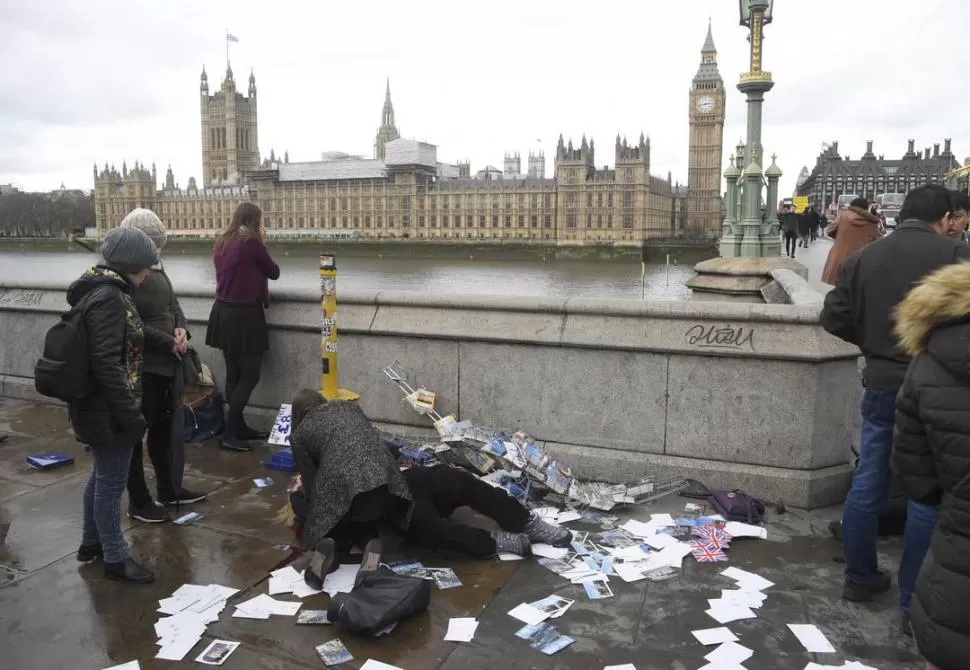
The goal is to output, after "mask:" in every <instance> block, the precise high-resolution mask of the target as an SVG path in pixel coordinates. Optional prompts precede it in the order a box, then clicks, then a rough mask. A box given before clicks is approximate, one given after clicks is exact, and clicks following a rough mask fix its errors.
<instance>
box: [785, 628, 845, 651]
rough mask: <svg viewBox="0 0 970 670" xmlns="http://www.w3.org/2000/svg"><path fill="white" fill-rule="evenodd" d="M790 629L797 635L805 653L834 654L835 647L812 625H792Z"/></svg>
mask: <svg viewBox="0 0 970 670" xmlns="http://www.w3.org/2000/svg"><path fill="white" fill-rule="evenodd" d="M788 628H789V629H791V632H792V633H794V634H795V637H797V638H798V641H799V642H801V643H802V646H803V647H805V651H808V652H812V653H818V654H834V653H835V647H833V646H832V644H831V643H830V642H829V641H828V640H827V639H825V635H824V634H823V633H822V631H820V630H819V629H818V628H817V627H816V626H813V625H812V624H798V623H790V624H788Z"/></svg>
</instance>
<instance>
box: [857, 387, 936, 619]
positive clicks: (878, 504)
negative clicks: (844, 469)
mask: <svg viewBox="0 0 970 670" xmlns="http://www.w3.org/2000/svg"><path fill="white" fill-rule="evenodd" d="M861 409H862V439H861V444H860V445H859V462H858V463H857V464H856V468H855V471H854V472H853V474H852V488H851V489H850V490H849V495H848V496H847V497H846V499H845V506H844V507H843V509H842V546H843V550H844V552H845V579H846V581H849V582H857V583H860V584H867V585H870V584H873V583H874V582H875V581H876V578H877V577H878V575H879V566H878V563H877V560H876V542H877V540H878V537H879V515H880V514H881V513H882V512H883V510H885V509H886V503H887V502H888V501H889V486H890V480H891V473H890V464H889V461H890V457H891V455H892V450H893V428H894V427H895V425H896V393H894V392H890V391H877V390H874V389H866V390H865V393H864V394H863V397H862V408H861ZM938 519H939V510H938V508H936V507H929V506H927V505H921V504H919V503H914V502H910V503H909V505H908V509H907V518H906V534H905V536H904V538H903V558H902V560H901V561H900V565H899V590H900V605H901V607H902V608H903V609H904V610H907V609H909V603H910V600H911V599H912V595H913V589H914V588H915V587H916V578H917V577H918V576H919V571H920V567H921V566H922V565H923V558H925V556H926V552H927V550H928V549H929V545H930V537H932V535H933V531H934V530H935V529H936V523H937V520H938Z"/></svg>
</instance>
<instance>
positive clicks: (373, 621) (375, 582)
mask: <svg viewBox="0 0 970 670" xmlns="http://www.w3.org/2000/svg"><path fill="white" fill-rule="evenodd" d="M359 580H360V581H359V582H358V583H357V585H356V586H354V590H353V591H351V592H350V593H338V594H337V595H335V596H334V597H333V598H332V599H331V601H330V608H329V611H328V616H329V619H330V621H332V622H334V623H336V622H338V621H339V622H340V623H341V624H343V626H344V628H346V629H347V630H348V631H349V632H351V633H354V634H356V635H374V634H375V633H377V632H379V631H381V630H383V629H384V628H387V627H388V626H389V625H391V624H392V623H397V622H398V621H401V620H402V619H406V618H408V617H410V616H414V615H415V614H420V613H421V612H423V611H425V610H426V609H428V603H429V602H430V601H431V584H430V582H428V581H426V580H424V579H418V578H417V577H405V576H403V575H397V574H394V573H393V572H391V570H389V569H388V568H386V567H383V566H382V567H380V568H378V569H377V570H375V571H374V572H370V573H361V575H360V577H359Z"/></svg>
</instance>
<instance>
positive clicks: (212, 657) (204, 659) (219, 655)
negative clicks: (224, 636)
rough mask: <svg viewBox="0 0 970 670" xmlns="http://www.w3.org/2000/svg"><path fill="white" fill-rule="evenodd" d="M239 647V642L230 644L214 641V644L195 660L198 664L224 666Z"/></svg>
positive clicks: (225, 641) (223, 641)
mask: <svg viewBox="0 0 970 670" xmlns="http://www.w3.org/2000/svg"><path fill="white" fill-rule="evenodd" d="M238 646H239V643H238V642H229V641H228V640H214V641H213V642H212V644H210V645H209V646H208V647H206V648H205V651H203V652H202V653H201V654H199V655H198V657H197V658H196V659H195V662H196V663H204V664H206V665H222V664H223V663H225V662H226V659H228V658H229V656H230V655H231V654H232V652H234V651H236V647H238Z"/></svg>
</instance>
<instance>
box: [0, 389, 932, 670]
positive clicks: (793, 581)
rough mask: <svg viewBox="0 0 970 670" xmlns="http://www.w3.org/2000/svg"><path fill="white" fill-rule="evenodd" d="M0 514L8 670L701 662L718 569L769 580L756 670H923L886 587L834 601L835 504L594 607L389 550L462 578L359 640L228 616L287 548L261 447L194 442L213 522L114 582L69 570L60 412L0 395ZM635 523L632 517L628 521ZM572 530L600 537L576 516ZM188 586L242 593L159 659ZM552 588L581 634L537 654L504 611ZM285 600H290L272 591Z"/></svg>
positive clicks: (169, 535)
mask: <svg viewBox="0 0 970 670" xmlns="http://www.w3.org/2000/svg"><path fill="white" fill-rule="evenodd" d="M3 432H6V433H9V434H10V438H9V439H8V440H7V441H6V442H3V443H0V522H2V521H4V520H6V521H9V522H11V524H12V525H11V528H10V533H9V536H8V537H7V540H6V544H5V545H4V546H3V547H0V667H2V668H4V669H5V670H7V669H9V670H21V669H23V670H33V669H39V670H54V669H56V670H67V669H71V670H100V669H102V668H105V667H108V666H111V665H114V664H118V663H123V662H126V661H130V660H133V659H138V660H139V661H140V662H141V667H142V668H147V669H153V668H169V667H204V666H201V665H199V664H197V663H195V662H194V661H193V660H192V659H194V658H195V657H196V656H197V655H198V654H199V653H200V652H201V650H202V649H203V648H204V646H205V644H208V642H209V641H211V640H212V639H216V638H221V639H227V640H236V641H239V642H241V643H242V645H241V646H240V647H239V649H237V650H236V651H235V653H234V654H233V655H232V656H231V657H230V658H229V660H228V661H227V662H226V663H225V665H224V666H223V667H226V668H230V669H231V668H237V669H274V670H279V669H284V668H323V667H325V666H324V665H323V663H322V662H321V661H320V660H319V658H318V657H317V656H316V654H315V653H314V650H313V648H314V646H315V645H319V644H321V643H322V642H325V641H327V640H329V639H331V638H333V637H340V639H341V640H342V641H343V642H344V643H345V644H346V646H347V648H348V649H349V650H350V652H351V653H352V654H353V656H354V658H355V660H354V661H352V662H349V663H346V664H344V665H341V666H339V667H341V668H359V667H360V665H361V664H362V663H363V662H364V661H365V660H366V659H368V658H373V659H376V660H379V661H383V662H385V663H390V664H392V665H395V666H399V667H401V668H405V669H406V670H432V669H436V668H442V669H445V670H476V669H482V670H484V669H486V668H487V669H489V670H495V669H496V668H503V669H505V668H507V669H509V670H511V669H518V668H536V669H540V668H541V669H553V668H558V669H563V670H565V669H583V670H590V669H592V670H599V669H600V668H602V667H603V666H604V665H612V664H622V663H633V664H634V665H635V667H636V668H637V669H638V670H647V669H650V668H670V669H673V670H693V669H695V668H700V667H702V666H703V665H705V663H706V661H704V659H703V657H704V655H705V654H707V653H708V652H710V651H711V650H712V649H713V647H702V646H701V645H700V644H699V643H698V642H697V641H696V640H694V638H693V637H692V636H691V634H690V631H691V630H694V629H699V628H713V627H717V625H718V624H717V623H716V622H715V621H714V620H713V619H711V618H710V617H708V616H707V615H706V614H705V613H704V610H705V609H706V608H707V602H706V601H707V599H708V598H717V597H719V595H720V589H722V588H727V589H730V588H734V582H732V581H729V580H727V579H725V578H723V577H720V576H719V575H718V574H717V573H719V572H720V571H721V570H723V569H724V568H725V567H727V566H736V567H740V568H743V569H746V570H750V571H753V572H756V573H758V574H760V575H763V576H764V577H766V578H767V579H769V580H771V581H773V582H775V583H776V586H775V587H773V588H771V589H768V590H767V591H766V593H767V594H768V598H767V601H766V603H765V605H764V606H763V607H762V608H761V609H760V610H758V611H757V614H758V617H757V618H756V619H752V620H748V621H739V622H735V623H732V624H728V627H729V628H730V629H731V630H732V631H734V633H735V634H736V635H738V636H739V638H740V643H741V644H743V645H745V646H747V647H750V648H751V649H753V650H754V651H755V655H754V656H753V657H752V658H751V659H750V660H749V661H747V662H746V663H745V664H744V665H745V667H747V668H749V669H751V670H757V669H765V670H773V669H776V668H777V669H782V668H784V669H786V670H787V669H797V670H801V669H802V668H804V667H805V665H806V664H807V663H808V662H809V661H815V662H819V663H826V664H835V665H838V664H841V662H842V661H843V660H859V661H862V662H864V663H866V664H868V665H871V666H873V667H876V668H879V669H880V670H889V669H892V670H897V669H910V668H912V669H914V670H915V669H917V668H922V664H921V663H920V662H919V661H918V658H917V655H916V653H915V649H914V646H913V644H912V642H911V641H910V640H909V639H908V638H906V637H904V636H902V635H901V634H900V633H899V627H898V619H897V616H898V613H897V609H896V598H897V597H898V591H897V590H896V589H895V588H894V589H893V590H892V591H891V592H890V593H889V594H886V595H885V596H881V597H879V598H878V599H877V600H876V601H874V602H873V603H870V604H865V605H856V604H850V603H845V602H843V601H842V600H840V598H839V592H840V583H841V580H840V575H841V566H840V565H839V564H838V563H836V562H834V561H833V557H834V556H836V555H837V554H839V553H840V552H839V546H838V544H836V542H835V541H834V540H832V539H830V538H829V537H828V534H827V529H826V525H827V523H828V521H829V520H830V519H833V518H836V517H837V515H838V511H837V510H834V509H830V510H817V511H814V512H811V513H808V512H804V511H799V510H789V511H788V512H787V513H786V514H783V515H776V514H772V515H770V517H769V519H770V520H769V523H768V528H769V539H768V540H767V541H764V540H735V542H734V545H733V548H732V549H731V550H730V551H729V553H728V555H729V558H730V562H729V563H718V564H700V563H696V562H695V561H694V559H693V558H691V557H690V556H688V557H687V558H685V559H684V562H683V570H682V571H681V573H680V574H679V575H677V576H675V577H673V578H672V579H669V580H667V581H663V582H656V583H655V582H649V581H641V582H637V583H633V584H627V583H624V582H623V581H622V580H620V579H619V578H618V577H613V578H612V579H611V585H612V587H613V590H614V592H615V594H616V595H615V597H613V598H608V599H603V600H597V601H590V600H588V599H587V597H586V595H585V594H584V592H583V589H582V587H581V586H575V585H571V584H568V583H567V582H565V580H563V579H561V578H559V577H557V576H556V575H554V574H552V573H551V572H549V571H548V570H546V569H544V568H542V567H541V566H539V565H538V564H537V563H535V562H533V561H520V562H506V563H502V562H493V561H473V560H467V559H462V558H459V557H455V556H445V555H434V554H431V553H428V552H423V551H417V550H408V549H402V550H398V551H396V552H395V553H394V554H392V555H391V556H389V557H388V558H389V559H394V558H405V557H407V558H414V559H416V560H421V561H422V562H424V563H425V565H429V566H436V567H438V566H440V567H446V566H447V567H452V568H454V569H455V571H456V573H457V574H458V576H459V578H460V579H461V581H462V584H463V586H461V587H459V588H454V589H448V590H438V589H435V588H433V589H432V601H431V606H430V608H429V610H428V611H427V612H425V613H424V614H422V615H420V616H418V617H416V618H414V619H411V620H408V621H405V622H402V623H401V624H400V625H399V626H398V627H397V628H396V629H395V630H394V631H393V632H391V633H390V634H389V635H387V636H384V637H382V638H379V639H376V640H364V639H358V638H355V637H353V636H351V635H349V634H347V633H344V632H343V631H341V630H340V629H339V628H338V627H336V626H297V625H295V618H294V617H272V618H271V619H270V620H268V621H258V620H247V619H238V618H232V617H231V613H232V610H233V602H234V601H235V600H246V599H249V598H251V597H253V596H254V595H257V594H259V593H265V592H266V586H267V585H266V581H265V579H266V576H267V573H268V572H269V571H270V570H272V569H275V568H276V567H279V564H280V562H281V561H283V560H284V559H286V558H287V556H288V555H289V554H288V553H287V552H281V551H279V550H278V549H277V548H275V547H274V545H275V544H278V543H285V542H288V541H289V540H290V536H289V533H288V531H287V530H286V529H285V528H283V527H281V526H280V525H279V524H278V523H277V522H276V521H275V519H274V517H275V516H276V513H277V511H278V510H279V509H280V507H281V506H282V505H283V501H284V497H285V491H284V487H285V481H284V480H285V479H286V477H285V476H283V475H282V474H281V473H276V472H271V473H267V472H266V471H265V470H264V469H263V468H262V466H261V462H262V460H263V459H264V458H265V457H266V456H267V455H268V448H267V447H263V448H262V449H261V450H260V449H257V450H256V451H255V452H254V453H252V454H236V453H226V452H221V451H219V450H218V449H217V448H216V446H215V445H214V444H205V445H189V446H188V447H187V460H188V468H187V474H186V485H187V486H189V487H191V488H193V489H205V490H210V491H212V492H213V493H212V495H211V496H210V498H209V500H208V501H207V502H205V503H202V504H200V505H197V506H194V507H195V509H198V510H199V511H201V512H203V513H204V514H205V516H204V518H203V519H202V520H201V521H200V522H198V523H197V524H195V525H192V526H184V527H180V526H175V525H172V524H162V525H146V524H141V523H137V522H129V521H128V520H127V519H126V522H125V528H126V536H127V538H128V542H129V543H130V545H131V547H132V553H133V555H134V556H135V557H136V558H137V559H139V560H141V561H143V562H144V563H145V564H147V565H148V566H149V567H150V568H151V569H152V570H154V571H155V573H156V575H157V576H158V580H157V581H156V582H155V583H154V584H151V585H146V586H125V585H119V584H116V583H113V582H108V581H106V580H105V579H104V578H103V576H102V573H101V566H100V564H94V565H89V566H79V565H78V563H77V562H76V561H75V558H74V552H75V551H76V549H77V545H78V542H79V540H80V512H81V504H80V500H81V491H82V490H83V487H84V485H85V483H86V478H87V474H88V471H89V466H90V457H89V456H88V455H87V454H85V453H84V452H83V450H82V449H81V447H80V445H78V444H76V443H75V442H74V440H73V439H72V437H71V433H70V431H69V428H68V425H67V419H66V412H65V411H64V410H63V409H61V408H58V407H54V406H46V405H36V404H31V403H27V402H23V401H18V400H9V399H2V398H0V433H3ZM54 450H60V451H65V452H67V453H69V454H71V455H73V456H74V457H75V459H76V463H75V464H74V465H71V466H67V467H65V468H62V469H59V470H53V471H49V472H37V471H33V470H30V469H29V468H27V467H26V466H25V465H24V458H25V457H26V456H27V455H30V454H36V453H41V452H45V451H54ZM266 474H270V476H272V477H273V479H274V482H275V483H274V485H273V486H271V487H269V488H265V489H257V488H255V486H254V485H253V483H252V479H253V478H254V477H257V476H265V475H266ZM685 502H686V501H685V500H684V499H682V498H679V497H676V496H673V497H668V498H666V499H664V500H663V501H661V502H660V503H657V504H648V505H643V506H639V507H634V508H631V510H630V512H629V513H628V515H629V516H632V517H634V518H640V519H643V520H646V519H648V518H649V514H651V513H656V512H665V511H666V512H678V511H680V510H682V509H683V506H684V504H685ZM624 515H627V513H624ZM569 525H570V527H572V528H575V529H586V530H591V531H593V530H598V527H596V526H592V525H589V524H585V523H579V522H576V523H573V524H569ZM880 558H881V561H882V562H883V564H884V565H885V566H887V567H889V568H890V569H891V570H892V571H893V572H895V570H896V567H897V566H898V560H899V542H898V541H897V540H884V541H882V542H881V544H880ZM183 583H196V584H208V583H218V584H223V585H226V586H232V587H235V588H239V589H241V590H242V591H241V593H240V594H238V595H237V596H236V597H235V598H234V599H232V600H230V603H229V605H228V606H227V607H226V609H225V610H224V611H223V613H222V615H221V618H220V620H219V621H218V622H215V623H212V624H210V625H209V627H208V630H207V633H206V635H205V636H203V640H202V643H200V644H199V645H197V646H196V647H195V648H194V649H193V650H192V652H190V653H189V654H188V655H187V656H186V660H185V661H183V662H181V663H172V662H168V661H160V660H154V659H153V656H154V654H155V652H156V649H157V648H156V646H155V634H154V631H153V624H154V622H155V621H156V619H157V618H158V616H159V615H158V614H156V612H155V609H156V607H157V602H158V600H159V599H160V598H164V597H167V596H169V595H171V593H172V592H173V591H174V590H175V589H176V588H178V587H179V586H180V585H182V584H183ZM552 593H555V594H558V595H562V596H564V597H568V598H572V599H575V600H576V603H575V604H574V605H573V606H572V607H571V608H570V609H569V611H568V612H567V613H566V614H565V616H563V617H562V618H560V619H557V620H556V622H555V623H556V625H557V626H558V628H559V630H560V632H561V633H563V634H566V635H569V636H571V637H574V638H575V639H576V643H575V644H573V645H572V646H570V647H568V648H566V649H564V650H562V651H560V652H558V653H557V654H556V655H554V656H551V657H547V656H544V655H543V654H541V653H539V652H538V651H535V650H533V649H531V648H529V646H528V645H527V643H525V642H524V641H522V640H519V639H518V638H516V637H515V636H514V633H515V631H516V630H518V629H519V628H520V627H521V626H522V624H521V623H519V622H518V621H516V620H514V619H512V618H511V617H509V616H508V615H507V614H506V612H508V610H510V609H512V608H513V607H515V606H516V605H518V604H519V603H522V602H531V601H534V600H537V599H539V598H542V597H545V596H547V595H550V594H552ZM281 599H284V600H285V599H292V597H291V596H290V597H287V596H281ZM327 601H328V597H327V596H326V595H319V596H312V597H310V598H306V599H305V600H304V601H303V602H304V607H305V608H307V609H324V608H325V607H326V604H327ZM450 617H476V618H477V619H478V620H479V622H480V626H479V628H478V631H477V632H476V634H475V638H474V641H473V642H471V643H465V644H458V643H453V642H444V641H443V640H442V638H443V637H444V633H445V630H446V628H447V625H448V620H449V618H450ZM787 623H812V624H815V625H817V626H819V627H820V628H821V630H822V631H823V632H824V634H825V635H826V636H827V637H828V639H829V641H830V642H831V643H832V644H833V645H834V646H835V647H836V649H837V650H838V653H836V654H809V653H806V652H805V651H804V650H803V649H802V647H801V645H800V644H799V642H798V641H797V640H796V639H795V637H794V636H793V635H791V633H790V632H789V631H788V629H787V627H786V625H785V624H787Z"/></svg>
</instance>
